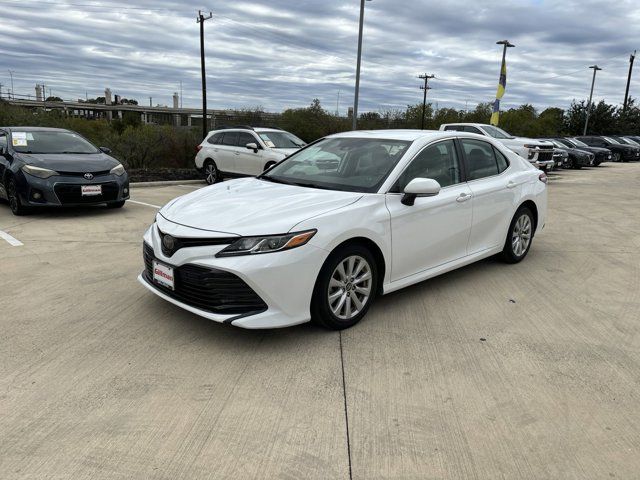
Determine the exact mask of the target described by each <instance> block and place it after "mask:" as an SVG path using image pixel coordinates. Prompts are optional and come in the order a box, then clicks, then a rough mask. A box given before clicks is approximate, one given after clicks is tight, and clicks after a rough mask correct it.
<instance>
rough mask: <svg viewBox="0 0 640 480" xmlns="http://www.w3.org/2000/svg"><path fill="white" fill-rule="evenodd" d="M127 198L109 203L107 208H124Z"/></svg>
mask: <svg viewBox="0 0 640 480" xmlns="http://www.w3.org/2000/svg"><path fill="white" fill-rule="evenodd" d="M124 204H125V200H120V201H119V202H113V203H107V208H122V207H124Z"/></svg>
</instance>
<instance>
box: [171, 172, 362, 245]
mask: <svg viewBox="0 0 640 480" xmlns="http://www.w3.org/2000/svg"><path fill="white" fill-rule="evenodd" d="M362 196H363V194H362V193H356V192H341V191H336V190H320V189H316V188H306V187H297V186H292V185H282V184H277V183H270V182H266V181H264V180H258V179H256V178H246V179H239V180H231V181H227V182H223V183H218V184H215V185H211V186H209V187H205V188H201V189H200V190H196V191H195V192H192V193H189V194H187V195H184V196H182V197H178V198H177V199H175V200H174V201H172V202H171V203H169V204H167V205H165V206H164V207H163V208H162V210H160V214H161V215H162V216H163V217H164V218H165V219H167V220H169V221H170V222H173V223H177V224H179V225H184V226H187V227H191V228H197V229H199V230H207V231H211V232H220V233H229V234H235V235H242V236H249V235H270V234H278V233H287V232H289V231H290V230H291V229H292V228H294V227H295V226H296V225H297V224H299V223H300V222H302V221H304V220H307V219H309V218H312V217H315V216H318V215H322V214H323V213H327V212H329V211H331V210H336V209H339V208H342V207H345V206H347V205H350V204H352V203H355V202H357V201H358V200H359V199H360V198H362Z"/></svg>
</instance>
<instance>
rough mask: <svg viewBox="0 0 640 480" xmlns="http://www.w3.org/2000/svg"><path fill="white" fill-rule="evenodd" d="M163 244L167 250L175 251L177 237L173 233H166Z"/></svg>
mask: <svg viewBox="0 0 640 480" xmlns="http://www.w3.org/2000/svg"><path fill="white" fill-rule="evenodd" d="M162 246H163V247H164V248H165V250H167V251H169V252H173V249H174V248H175V246H176V239H175V238H173V237H172V236H171V235H165V236H164V237H162Z"/></svg>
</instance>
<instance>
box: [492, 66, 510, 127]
mask: <svg viewBox="0 0 640 480" xmlns="http://www.w3.org/2000/svg"><path fill="white" fill-rule="evenodd" d="M506 88H507V61H506V60H505V59H504V58H503V59H502V68H501V69H500V81H499V82H498V93H496V101H495V102H493V113H492V114H491V125H496V126H497V125H498V123H499V121H500V100H501V99H502V97H504V91H505V89H506Z"/></svg>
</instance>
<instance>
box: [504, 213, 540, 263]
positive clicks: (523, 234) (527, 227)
mask: <svg viewBox="0 0 640 480" xmlns="http://www.w3.org/2000/svg"><path fill="white" fill-rule="evenodd" d="M533 234H534V220H533V213H531V210H530V209H529V208H527V207H521V208H519V209H518V211H517V212H516V214H515V215H514V217H513V220H511V225H509V232H508V233H507V238H506V240H505V242H504V249H503V250H502V258H503V260H504V261H505V262H507V263H518V262H520V261H522V260H523V259H524V257H526V256H527V253H529V249H530V248H531V241H532V240H533Z"/></svg>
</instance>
